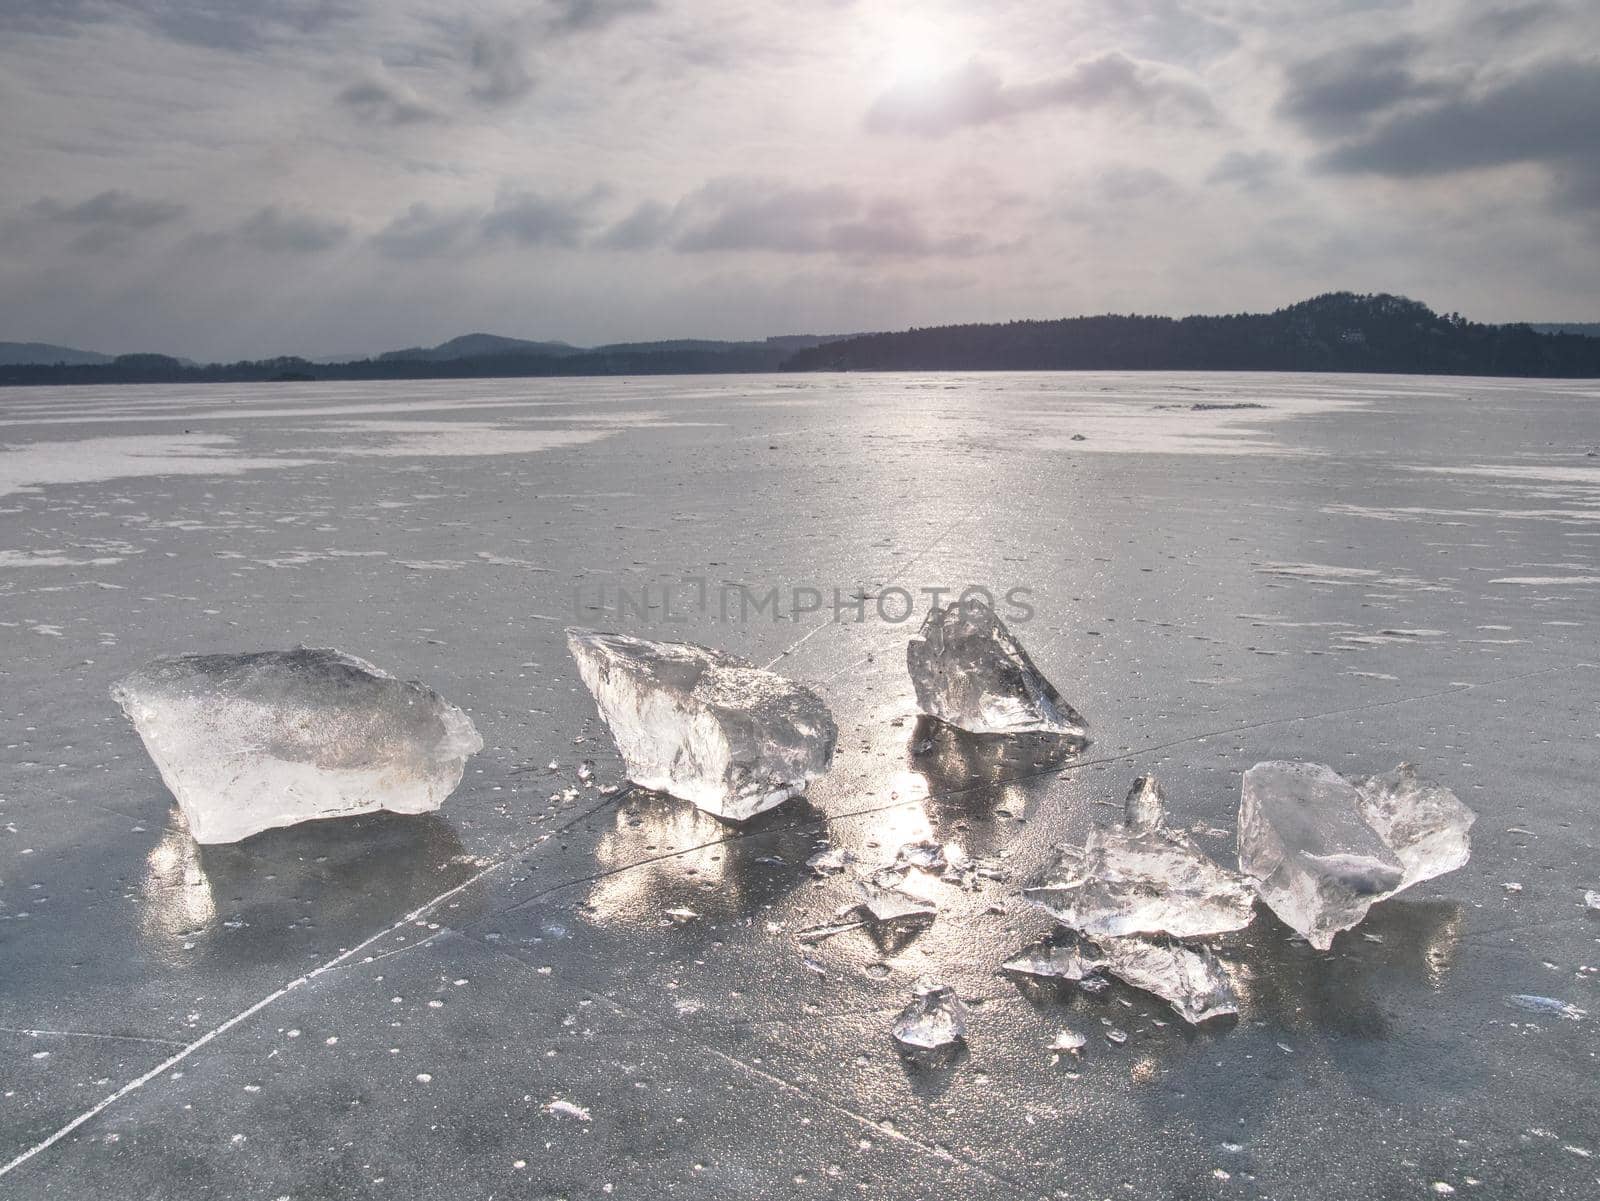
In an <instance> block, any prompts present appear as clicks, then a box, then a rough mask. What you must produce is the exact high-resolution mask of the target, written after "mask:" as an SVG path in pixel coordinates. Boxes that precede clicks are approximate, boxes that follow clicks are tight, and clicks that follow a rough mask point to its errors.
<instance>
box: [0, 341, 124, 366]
mask: <svg viewBox="0 0 1600 1201" xmlns="http://www.w3.org/2000/svg"><path fill="white" fill-rule="evenodd" d="M110 361H111V356H110V355H108V354H96V353H95V352H94V351H92V350H74V349H73V348H72V347H70V346H52V345H50V343H48V342H0V367H14V366H17V365H19V364H24V363H46V364H55V363H67V364H70V365H71V366H74V367H81V366H84V365H85V364H90V363H109V362H110Z"/></svg>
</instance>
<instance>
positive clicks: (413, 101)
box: [337, 76, 440, 125]
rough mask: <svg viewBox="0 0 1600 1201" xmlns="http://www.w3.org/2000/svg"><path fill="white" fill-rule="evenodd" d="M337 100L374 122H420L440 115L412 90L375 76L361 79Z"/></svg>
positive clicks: (437, 117) (386, 123)
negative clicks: (411, 91) (408, 90)
mask: <svg viewBox="0 0 1600 1201" xmlns="http://www.w3.org/2000/svg"><path fill="white" fill-rule="evenodd" d="M337 99H338V101H339V103H340V104H342V105H344V107H345V108H347V109H349V110H350V112H351V113H353V114H354V115H355V116H357V117H359V118H360V119H361V120H363V121H367V122H370V123H371V124H373V125H418V124H421V123H423V122H425V121H436V120H438V119H439V116H440V114H439V113H438V112H437V111H436V110H435V109H433V108H430V107H429V106H428V105H426V104H424V103H423V102H422V101H421V100H419V99H417V98H416V97H415V96H412V95H411V94H410V93H409V92H407V91H405V90H404V89H402V88H399V87H396V86H395V85H394V84H390V83H386V82H384V81H383V80H381V79H378V78H377V77H375V76H368V77H367V78H365V79H358V80H357V81H356V82H355V83H352V84H351V85H350V86H349V87H347V88H345V89H344V90H343V91H341V92H340V93H339V95H338V97H337Z"/></svg>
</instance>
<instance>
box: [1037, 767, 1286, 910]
mask: <svg viewBox="0 0 1600 1201" xmlns="http://www.w3.org/2000/svg"><path fill="white" fill-rule="evenodd" d="M1125 813H1126V815H1127V816H1126V820H1125V821H1124V822H1123V823H1122V824H1121V825H1117V826H1110V827H1099V828H1096V829H1094V830H1093V831H1091V832H1090V834H1089V837H1088V840H1087V841H1086V842H1085V843H1084V846H1083V850H1082V851H1081V852H1080V851H1078V850H1076V848H1070V847H1069V848H1065V849H1064V851H1063V854H1062V855H1061V857H1060V858H1059V859H1058V861H1057V863H1056V867H1055V871H1054V873H1053V874H1052V876H1051V877H1050V878H1049V879H1048V880H1046V882H1045V883H1043V884H1041V885H1040V886H1038V887H1037V888H1030V889H1027V890H1025V895H1026V896H1027V898H1028V899H1029V900H1030V901H1032V902H1033V903H1034V904H1036V905H1038V906H1040V907H1041V908H1043V909H1045V910H1046V911H1047V912H1048V913H1049V914H1050V915H1051V916H1052V917H1054V918H1055V919H1056V920H1057V921H1058V922H1060V923H1062V924H1063V925H1065V926H1069V927H1071V928H1072V929H1074V930H1077V931H1079V932H1080V933H1083V934H1087V935H1089V936H1090V937H1092V938H1100V937H1104V936H1114V937H1120V936H1122V935H1128V934H1172V935H1176V936H1177V937H1179V938H1198V937H1201V936H1203V935H1207V934H1221V933H1224V932H1226V931H1229V930H1241V929H1243V928H1244V927H1245V926H1248V925H1249V924H1250V921H1251V919H1252V918H1253V917H1254V916H1255V893H1254V891H1253V890H1252V889H1251V887H1250V885H1249V884H1248V883H1247V882H1246V881H1245V879H1244V878H1243V877H1241V876H1239V875H1237V874H1235V873H1234V872H1230V871H1227V870H1226V869H1224V868H1222V867H1219V866H1218V865H1217V864H1216V863H1215V862H1213V861H1212V860H1211V858H1210V857H1209V856H1208V855H1206V853H1205V852H1204V851H1202V850H1201V849H1200V848H1199V847H1198V846H1196V845H1195V843H1194V841H1193V840H1192V839H1191V838H1190V837H1189V836H1188V835H1187V834H1185V833H1183V832H1182V831H1181V830H1174V829H1170V828H1168V826H1167V824H1166V809H1165V806H1164V804H1163V802H1162V799H1161V791H1160V789H1159V788H1158V787H1157V785H1156V782H1155V781H1154V780H1153V779H1151V778H1150V777H1140V778H1139V779H1138V780H1135V781H1134V784H1133V789H1132V790H1131V791H1130V792H1129V794H1128V800H1127V803H1126V806H1125Z"/></svg>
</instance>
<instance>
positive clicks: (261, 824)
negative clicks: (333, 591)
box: [111, 647, 483, 843]
mask: <svg viewBox="0 0 1600 1201" xmlns="http://www.w3.org/2000/svg"><path fill="white" fill-rule="evenodd" d="M111 696H112V698H113V699H114V700H115V701H116V702H117V703H118V704H119V705H121V706H122V709H123V712H125V713H126V714H127V715H128V717H129V719H130V720H132V722H133V724H134V728H135V729H137V730H138V732H139V737H140V738H141V739H142V740H143V742H144V745H145V749H146V750H147V751H148V752H149V753H150V758H151V759H152V760H154V762H155V765H156V769H157V770H158V771H159V772H160V773H161V779H162V780H163V782H165V784H166V786H167V787H168V788H169V789H170V790H171V791H172V794H173V796H175V797H176V798H177V800H178V805H179V807H180V808H182V810H183V813H184V816H185V818H187V819H188V823H189V832H190V834H191V835H193V837H194V839H195V841H196V842H201V843H219V842H238V841H239V840H240V839H242V838H248V837H249V836H250V835H252V834H256V833H259V832H260V831H262V830H270V829H274V828H276V827H279V826H290V825H294V824H295V823H297V822H302V821H308V820H311V819H313V818H324V817H346V816H350V815H353V814H357V813H370V812H372V811H374V810H378V809H387V810H390V811H392V812H395V813H424V812H427V811H429V810H432V809H437V808H438V807H439V806H440V805H441V804H442V803H443V802H444V799H445V797H447V796H449V795H450V793H451V792H452V791H453V790H454V789H455V787H456V785H457V784H459V783H460V782H461V775H462V772H463V771H464V770H465V768H466V762H467V759H468V757H469V756H471V755H473V754H475V753H476V752H478V751H480V750H482V749H483V739H481V738H480V737H479V736H478V731H477V730H476V729H474V728H473V725H472V720H471V718H469V717H468V716H467V715H466V714H465V713H463V712H462V711H461V710H460V709H457V708H456V707H455V706H454V705H451V704H449V703H447V702H446V701H445V700H444V699H443V698H442V697H440V696H439V694H438V693H436V692H434V691H433V689H431V688H428V687H425V686H424V685H422V684H419V683H417V682H415V681H404V680H397V679H395V678H394V677H393V676H391V675H389V674H388V673H387V672H384V671H381V670H380V669H378V668H377V667H374V666H373V665H372V664H370V663H368V662H366V661H365V660H362V659H358V658H356V657H355V656H354V655H347V654H345V653H344V652H343V651H338V650H332V649H325V648H308V647H299V648H297V649H295V650H290V651H263V652H259V653H254V654H235V655H182V656H178V657H176V658H170V659H157V660H156V661H155V662H153V663H150V664H147V665H146V666H144V667H142V668H140V669H139V670H138V671H136V672H134V673H133V674H132V675H130V676H128V677H127V678H126V679H123V680H121V681H119V682H118V683H117V684H115V685H114V686H113V687H112V689H111Z"/></svg>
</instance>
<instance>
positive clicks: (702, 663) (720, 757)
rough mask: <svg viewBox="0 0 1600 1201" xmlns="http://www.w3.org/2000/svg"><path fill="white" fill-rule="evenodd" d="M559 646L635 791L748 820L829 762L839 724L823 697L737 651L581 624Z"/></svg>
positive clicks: (799, 788) (791, 793)
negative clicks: (610, 631)
mask: <svg viewBox="0 0 1600 1201" xmlns="http://www.w3.org/2000/svg"><path fill="white" fill-rule="evenodd" d="M567 647H568V649H569V650H570V651H571V652H572V657H573V659H574V660H576V661H577V665H578V674H579V675H580V676H582V677H583V682H584V684H585V685H586V686H587V687H588V689H589V691H590V693H592V694H593V696H594V699H595V704H596V705H597V706H598V707H599V709H600V715H601V717H603V718H604V719H605V722H606V725H607V726H609V727H610V729H611V736H612V738H613V739H614V740H615V741H616V744H617V750H618V751H620V752H621V754H622V760H623V763H624V764H625V765H626V767H627V770H628V778H629V779H631V780H632V781H633V782H634V783H635V784H638V785H640V786H641V787H643V788H649V789H653V790H655V791H658V792H668V793H671V794H672V795H673V796H677V797H682V798H683V799H684V800H686V801H690V802H692V803H693V804H695V805H698V806H699V807H700V808H701V809H704V810H705V811H706V812H708V813H711V814H714V815H716V816H717V817H721V818H724V819H726V820H729V821H746V820H748V819H749V818H752V817H754V816H755V815H756V814H758V813H760V812H762V811H763V810H766V809H771V808H772V807H773V806H774V805H778V804H781V803H782V802H784V801H786V800H788V799H789V798H790V797H792V796H795V795H796V794H798V793H800V792H803V791H804V790H805V786H806V784H807V783H808V782H809V781H811V780H814V779H816V778H817V777H818V776H820V775H822V774H823V773H824V772H826V771H827V770H828V765H829V764H830V763H831V762H832V760H833V750H834V745H835V743H836V742H837V741H838V730H837V728H836V727H835V726H834V724H833V717H832V715H831V714H830V713H829V712H828V707H827V705H825V704H824V703H823V702H822V700H821V698H820V697H818V696H817V695H816V694H815V693H814V692H812V691H811V690H810V689H808V688H802V687H801V686H800V685H798V684H795V683H792V682H790V681H789V680H786V679H784V678H783V677H782V676H779V675H774V674H773V673H772V672H770V671H763V670H762V669H760V668H758V667H755V666H753V665H751V664H749V663H747V662H745V661H744V660H743V659H740V658H738V657H737V656H734V655H729V654H725V653H723V652H721V651H714V650H709V649H707V648H706V647H703V646H695V645H693V644H692V643H687V642H647V641H645V640H644V639H642V638H630V637H627V636H626V635H623V634H601V633H597V632H595V631H593V630H580V629H570V630H568V631H567Z"/></svg>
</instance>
